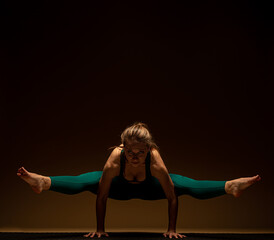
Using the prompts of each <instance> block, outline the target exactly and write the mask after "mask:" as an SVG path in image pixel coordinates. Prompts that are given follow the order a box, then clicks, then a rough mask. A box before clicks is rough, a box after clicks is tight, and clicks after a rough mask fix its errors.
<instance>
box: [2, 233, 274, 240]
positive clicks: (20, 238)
mask: <svg viewBox="0 0 274 240" xmlns="http://www.w3.org/2000/svg"><path fill="white" fill-rule="evenodd" d="M84 234H86V233H84V232H83V233H79V232H77V233H65V232H62V233H60V232H58V233H54V232H52V233H24V232H22V233H19V232H0V240H2V239H3V240H27V239H33V240H34V239H35V240H48V239H54V240H65V239H66V240H72V239H73V240H77V239H87V238H84V237H83V235H84ZM108 234H109V237H108V238H107V239H109V240H111V239H131V240H137V239H152V240H153V239H157V240H159V239H168V238H164V237H163V236H162V234H161V233H151V232H149V233H146V232H121V233H120V232H119V233H118V232H113V233H112V232H109V233H108ZM185 235H186V236H187V240H202V239H203V240H221V239H224V240H229V239H232V240H270V239H271V240H274V234H239V233H237V234H233V233H229V234H228V233H210V234H209V233H187V234H185ZM104 238H105V237H104ZM173 239H175V238H173Z"/></svg>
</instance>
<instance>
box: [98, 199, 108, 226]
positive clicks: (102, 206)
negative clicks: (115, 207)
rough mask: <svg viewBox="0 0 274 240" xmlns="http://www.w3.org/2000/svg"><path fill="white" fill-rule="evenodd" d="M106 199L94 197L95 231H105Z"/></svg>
mask: <svg viewBox="0 0 274 240" xmlns="http://www.w3.org/2000/svg"><path fill="white" fill-rule="evenodd" d="M106 206H107V199H99V198H98V197H97V199H96V218H97V231H105V215H106Z"/></svg>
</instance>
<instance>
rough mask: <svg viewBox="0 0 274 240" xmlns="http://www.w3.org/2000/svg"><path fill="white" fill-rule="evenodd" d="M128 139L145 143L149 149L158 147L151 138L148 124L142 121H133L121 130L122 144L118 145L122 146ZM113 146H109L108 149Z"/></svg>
mask: <svg viewBox="0 0 274 240" xmlns="http://www.w3.org/2000/svg"><path fill="white" fill-rule="evenodd" d="M128 140H130V141H137V142H142V143H145V144H146V145H147V147H148V148H149V149H152V148H156V149H157V150H159V147H158V146H157V144H156V143H155V142H154V140H153V138H152V135H151V133H150V131H149V128H148V126H147V125H146V124H145V123H142V122H135V123H133V124H132V125H131V126H129V127H127V128H126V129H125V130H124V131H123V132H122V134H121V143H122V144H123V146H121V145H120V146H119V147H120V148H124V147H125V145H126V142H127V141H128ZM115 147H117V146H115ZM115 147H111V148H109V149H112V148H115Z"/></svg>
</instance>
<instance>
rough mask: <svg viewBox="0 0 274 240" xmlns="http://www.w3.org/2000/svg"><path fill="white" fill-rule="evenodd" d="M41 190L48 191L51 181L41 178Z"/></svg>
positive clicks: (47, 178) (48, 178)
mask: <svg viewBox="0 0 274 240" xmlns="http://www.w3.org/2000/svg"><path fill="white" fill-rule="evenodd" d="M42 180H43V190H49V189H50V186H51V179H50V177H43V178H42Z"/></svg>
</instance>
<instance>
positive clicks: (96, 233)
mask: <svg viewBox="0 0 274 240" xmlns="http://www.w3.org/2000/svg"><path fill="white" fill-rule="evenodd" d="M101 236H106V237H109V235H108V234H107V233H106V232H90V233H88V234H86V235H84V237H90V238H93V237H98V238H100V237H101Z"/></svg>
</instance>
